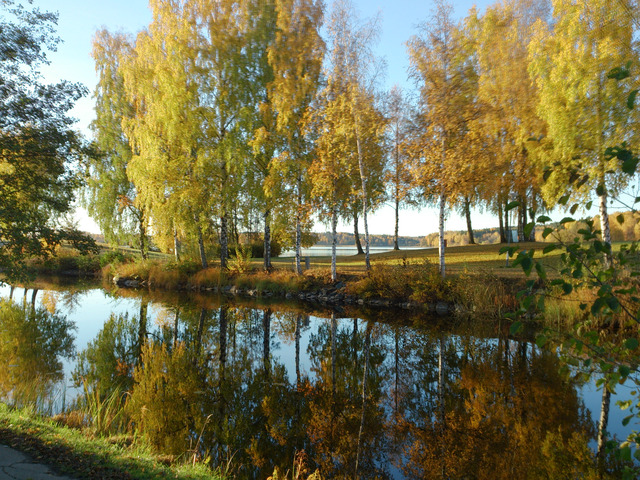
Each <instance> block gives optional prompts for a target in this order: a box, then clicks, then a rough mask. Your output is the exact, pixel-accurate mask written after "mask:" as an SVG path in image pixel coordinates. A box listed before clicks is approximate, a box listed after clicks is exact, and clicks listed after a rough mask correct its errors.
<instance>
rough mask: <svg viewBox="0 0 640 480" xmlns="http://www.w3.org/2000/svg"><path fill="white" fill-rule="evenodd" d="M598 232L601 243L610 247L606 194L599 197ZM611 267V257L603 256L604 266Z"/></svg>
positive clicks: (607, 254)
mask: <svg viewBox="0 0 640 480" xmlns="http://www.w3.org/2000/svg"><path fill="white" fill-rule="evenodd" d="M599 198H600V231H601V232H602V233H601V236H602V241H603V242H605V243H608V244H609V245H611V226H610V224H609V210H608V208H607V194H606V192H605V193H603V194H602V195H600V197H599ZM610 265H611V255H610V254H609V253H606V254H605V266H607V267H609V266H610Z"/></svg>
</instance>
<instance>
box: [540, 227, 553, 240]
mask: <svg viewBox="0 0 640 480" xmlns="http://www.w3.org/2000/svg"><path fill="white" fill-rule="evenodd" d="M552 233H553V228H549V227H547V228H545V229H544V230H543V232H542V238H547V237H548V236H549V235H551V234H552Z"/></svg>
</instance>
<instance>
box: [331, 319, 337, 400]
mask: <svg viewBox="0 0 640 480" xmlns="http://www.w3.org/2000/svg"><path fill="white" fill-rule="evenodd" d="M337 330H338V321H337V320H336V314H335V312H331V392H332V394H333V395H335V393H336V333H337Z"/></svg>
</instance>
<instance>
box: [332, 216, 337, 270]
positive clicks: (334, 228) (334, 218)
mask: <svg viewBox="0 0 640 480" xmlns="http://www.w3.org/2000/svg"><path fill="white" fill-rule="evenodd" d="M337 229H338V213H337V212H336V207H335V205H334V206H333V207H331V281H332V282H335V281H336V280H337V279H338V272H337V269H336V252H337V251H336V246H337V244H338V233H337Z"/></svg>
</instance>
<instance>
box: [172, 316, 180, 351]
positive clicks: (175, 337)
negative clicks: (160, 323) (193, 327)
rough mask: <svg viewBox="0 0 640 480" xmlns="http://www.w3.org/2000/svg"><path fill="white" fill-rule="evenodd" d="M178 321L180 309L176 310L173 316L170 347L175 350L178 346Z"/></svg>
mask: <svg viewBox="0 0 640 480" xmlns="http://www.w3.org/2000/svg"><path fill="white" fill-rule="evenodd" d="M179 321H180V308H176V311H175V314H174V316H173V343H172V347H173V348H174V349H175V348H176V346H177V345H178V323H179Z"/></svg>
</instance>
